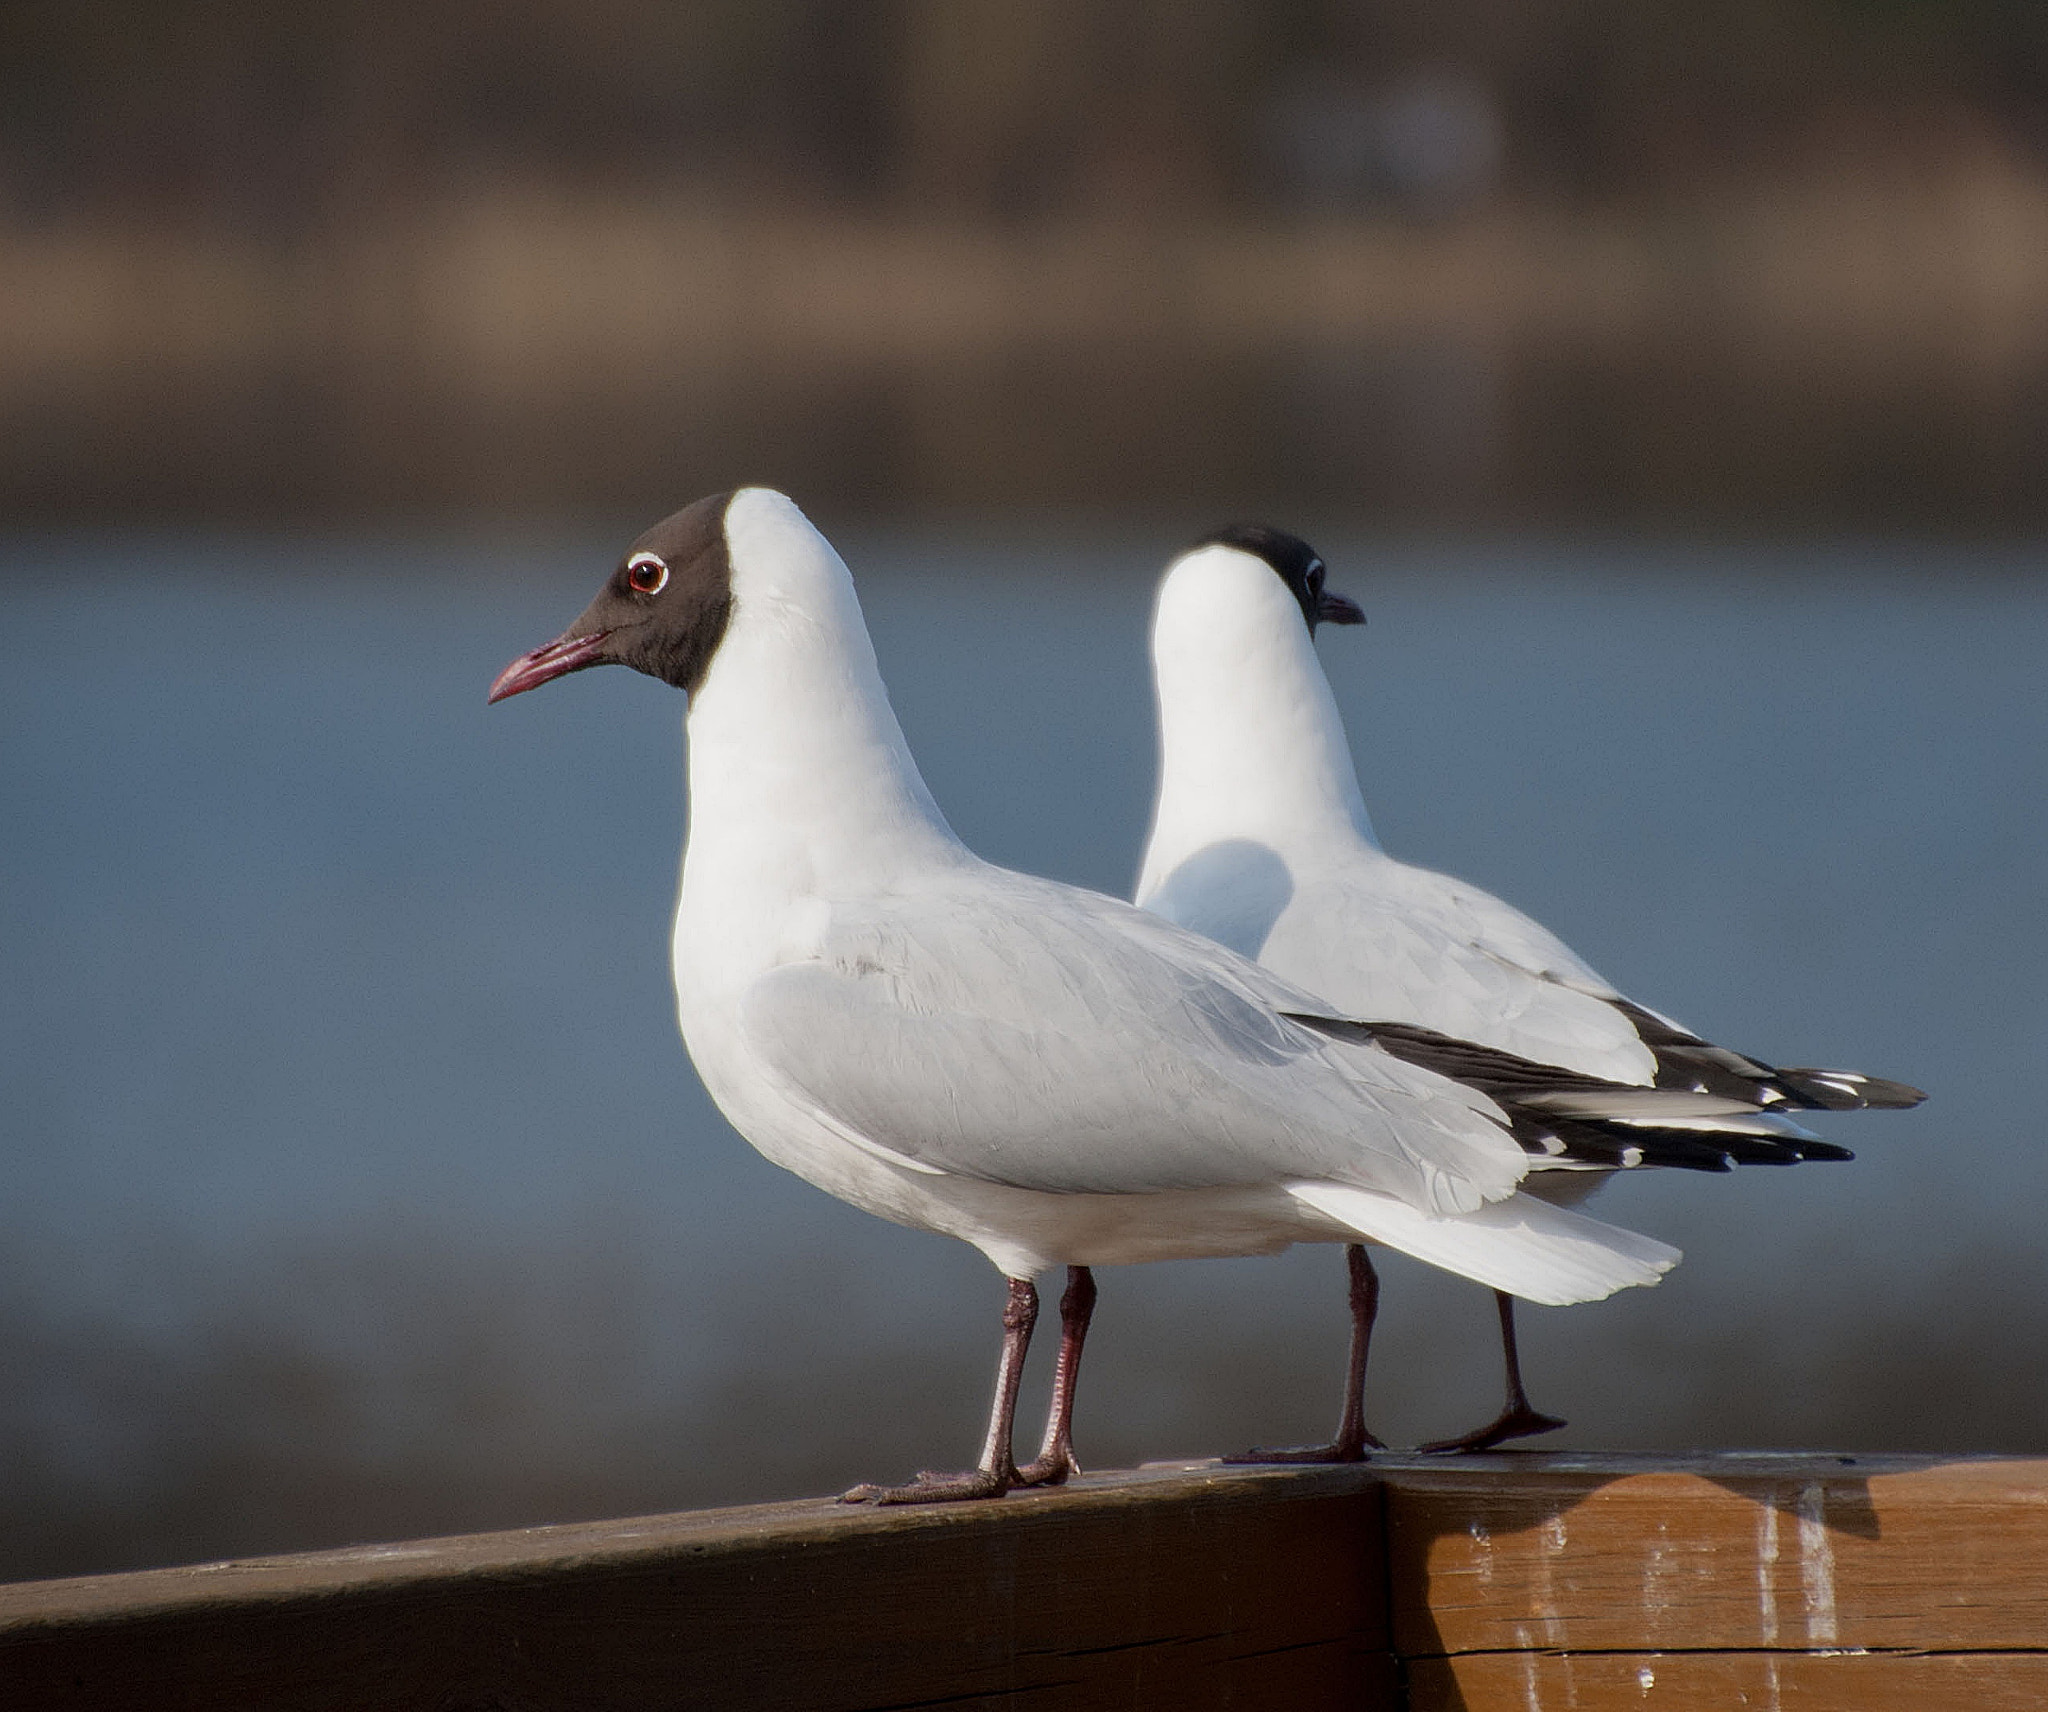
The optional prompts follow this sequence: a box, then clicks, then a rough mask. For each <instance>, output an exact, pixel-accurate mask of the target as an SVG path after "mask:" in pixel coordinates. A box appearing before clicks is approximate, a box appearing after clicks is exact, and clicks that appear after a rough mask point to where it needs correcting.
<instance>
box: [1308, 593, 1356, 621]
mask: <svg viewBox="0 0 2048 1712" xmlns="http://www.w3.org/2000/svg"><path fill="white" fill-rule="evenodd" d="M1316 617H1317V618H1318V619H1320V620H1321V621H1322V622H1323V623H1325V624H1363V623H1364V622H1365V609H1364V608H1363V607H1361V606H1360V605H1359V604H1358V602H1356V601H1355V600H1350V599H1347V598H1346V597H1345V596H1343V595H1341V594H1325V595H1324V596H1323V598H1322V603H1321V605H1320V606H1319V607H1318V608H1317V609H1316Z"/></svg>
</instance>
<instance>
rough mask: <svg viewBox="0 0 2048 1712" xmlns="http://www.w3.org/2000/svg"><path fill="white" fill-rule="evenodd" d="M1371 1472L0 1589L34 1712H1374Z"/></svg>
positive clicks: (1276, 1473)
mask: <svg viewBox="0 0 2048 1712" xmlns="http://www.w3.org/2000/svg"><path fill="white" fill-rule="evenodd" d="M1382 1538H1383V1532H1382V1520H1381V1512H1380V1500H1379V1494H1378V1488H1377V1483H1376V1481H1375V1479H1374V1478H1373V1476H1372V1474H1371V1473H1370V1471H1363V1470H1356V1469H1311V1470H1259V1471H1244V1470H1231V1471H1228V1472H1225V1471H1221V1470H1216V1469H1209V1468H1204V1469H1196V1470H1193V1471H1186V1470H1182V1471H1173V1470H1164V1471H1156V1472H1150V1473H1145V1474H1140V1475H1135V1476H1133V1475H1126V1476H1121V1477H1099V1478H1096V1479H1091V1480H1085V1481H1082V1482H1079V1483H1077V1485H1076V1486H1075V1487H1074V1488H1072V1489H1070V1490H1067V1491H1064V1492H1050V1493H1033V1494H1022V1495H1012V1496H1011V1497H1009V1498H1006V1499H1004V1500H1002V1501H1001V1502H999V1503H991V1504H978V1505H961V1506H952V1507H939V1508H931V1509H897V1510H880V1511H877V1510H871V1509H866V1508H856V1507H851V1506H843V1505H837V1504H832V1503H830V1502H823V1501H819V1502H806V1503H798V1504H783V1505H770V1506H759V1507H752V1508H748V1509H739V1510H725V1511H707V1512H701V1513H697V1514H692V1515H683V1516H670V1517H652V1518H643V1519H640V1520H637V1521H629V1522H617V1523H605V1524H592V1525H588V1526H576V1527H560V1528H535V1529H528V1530H524V1531H522V1532H517V1533H510V1534H492V1535H479V1536H474V1537H471V1538H466V1539H452V1540H438V1541H424V1542H418V1543H415V1544H411V1545H403V1546H384V1547H366V1548H361V1549H357V1550H350V1551H341V1552H320V1553H311V1554H305V1555H301V1556H296V1557H288V1558H271V1559H265V1560H259V1561H255V1562H250V1563H241V1564H219V1565H207V1566H199V1567H196V1568H189V1569H179V1570H162V1571H149V1572H145V1573H143V1574H139V1575H124V1576H106V1577H96V1578H89V1579H84V1580H79V1581H71V1582H43V1583H31V1584H25V1585H20V1586H15V1587H9V1588H0V1705H5V1706H8V1707H10V1708H11V1707H14V1706H22V1707H34V1708H36V1709H37V1712H88V1709H94V1712H96V1709H99V1708H116V1707H118V1708H122V1709H124V1712H126V1709H131V1708H136V1707H148V1708H150V1709H151V1712H182V1709H184V1708H192V1709H194V1712H198V1709H200V1708H204V1709H205V1712H237V1709H240V1708H250V1709H255V1708H262V1709H263V1712H293V1709H300V1708H304V1709H308V1712H310V1709H315V1708H320V1709H325V1708H335V1709H344V1708H345V1709H347V1712H382V1709H387V1708H388V1709H393V1712H398V1709H405V1712H410V1709H412V1708H421V1709H425V1708H435V1709H437V1712H445V1709H449V1708H484V1707H491V1708H517V1709H519V1712H550V1709H553V1708H561V1709H563V1712H569V1709H572V1708H573V1709H574V1712H613V1709H616V1712H628V1709H631V1712H650V1709H683V1708H699V1707H701V1708H720V1709H730V1708H744V1707H753V1706H759V1707H774V1708H778V1709H781V1708H787V1709H790V1712H807V1709H815V1712H832V1709H838V1708H854V1707H860V1708H867V1709H881V1708H887V1707H893V1706H908V1705H912V1704H915V1705H931V1704H935V1703H943V1704H945V1705H947V1706H959V1707H973V1706H994V1705H999V1704H1008V1703H1010V1702H1011V1701H1012V1700H1013V1699H1016V1698H1020V1697H1021V1698H1022V1699H1023V1700H1024V1702H1025V1703H1027V1704H1029V1705H1030V1706H1032V1707H1033V1708H1039V1707H1045V1708H1057V1709H1060V1712H1070V1709H1071V1712H1085V1709H1092V1708H1102V1707H1112V1706H1113V1707H1120V1708H1128V1707H1132V1706H1151V1705H1156V1706H1172V1707H1176V1708H1205V1707H1226V1706H1227V1707H1233V1708H1265V1707H1273V1708H1287V1709H1289V1712H1294V1709H1299V1708H1324V1707H1333V1708H1348V1709H1355V1712H1381V1709H1383V1708H1391V1707H1392V1706H1394V1705H1395V1704H1396V1701H1395V1698H1394V1696H1395V1687H1396V1685H1395V1680H1394V1667H1393V1663H1392V1660H1391V1658H1390V1656H1389V1654H1388V1651H1387V1647H1386V1633H1385V1624H1384V1613H1385V1609H1386V1599H1385V1589H1384V1585H1383V1582H1382V1579H1381V1576H1382V1569H1383V1556H1382V1543H1381V1542H1382Z"/></svg>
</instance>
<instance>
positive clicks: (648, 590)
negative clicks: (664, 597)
mask: <svg viewBox="0 0 2048 1712" xmlns="http://www.w3.org/2000/svg"><path fill="white" fill-rule="evenodd" d="M667 584H668V564H667V562H666V561H665V560H664V559H663V558H662V557H661V555H660V554H658V553H635V554H634V555H633V556H632V557H631V558H630V559H628V560H627V561H626V587H628V588H629V589H631V590H632V591H633V592H634V593H635V594H659V593H661V591H662V589H663V588H665V587H666V586H667Z"/></svg>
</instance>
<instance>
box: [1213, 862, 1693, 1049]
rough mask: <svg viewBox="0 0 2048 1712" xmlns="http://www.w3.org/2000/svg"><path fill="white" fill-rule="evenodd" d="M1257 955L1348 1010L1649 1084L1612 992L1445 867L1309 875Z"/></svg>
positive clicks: (1558, 943)
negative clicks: (1439, 869) (1443, 869)
mask: <svg viewBox="0 0 2048 1712" xmlns="http://www.w3.org/2000/svg"><path fill="white" fill-rule="evenodd" d="M1189 925H1191V926H1196V925H1199V924H1197V923H1189ZM1259 956H1260V960H1261V961H1262V962H1263V963H1265V964H1266V965H1267V966H1268V967H1269V968H1272V969H1274V970H1277V971H1279V972H1280V973H1282V974H1284V975H1285V976H1286V977H1287V978H1288V979H1289V980H1291V981H1294V982H1295V983H1297V984H1298V985H1300V986H1304V987H1307V988H1308V989H1309V990H1310V991H1311V992H1315V993H1320V994H1322V995H1323V997H1324V998H1325V999H1326V1000H1328V1001H1330V1002H1331V1003H1333V1004H1335V1005H1337V1006H1338V1007H1340V1008H1341V1009H1342V1011H1343V1012H1344V1014H1345V1015H1347V1016H1353V1017H1358V1018H1360V1019H1362V1020H1366V1021H1383V1022H1411V1023H1417V1024H1420V1025H1421V1026H1423V1027H1425V1028H1430V1029H1434V1030H1436V1031H1438V1032H1439V1033H1442V1034H1448V1035H1454V1036H1456V1037H1457V1038H1459V1039H1461V1040H1472V1041H1477V1042H1479V1043H1481V1044H1483V1045H1486V1046H1492V1047H1497V1048H1498V1049H1500V1050H1501V1051H1504V1052H1512V1053H1515V1054H1516V1055H1518V1056H1520V1057H1523V1058H1531V1059H1535V1060H1536V1061H1537V1062H1539V1063H1544V1064H1561V1065H1566V1066H1569V1067H1570V1068H1572V1069H1574V1070H1577V1071H1580V1072H1581V1073H1583V1074H1585V1075H1589V1076H1601V1077H1605V1078H1607V1079H1608V1080H1610V1081H1616V1082H1632V1083H1637V1084H1640V1085H1644V1086H1647V1085H1648V1084H1649V1083H1650V1082H1651V1080H1652V1079H1653V1078H1654V1076H1655V1074H1656V1059H1655V1056H1654V1055H1653V1054H1652V1052H1651V1051H1650V1049H1649V1047H1647V1046H1646V1045H1644V1043H1643V1041H1642V1039H1641V1037H1640V1035H1639V1034H1638V1032H1637V1029H1636V1025H1635V1024H1634V1022H1633V1021H1632V1020H1631V1019H1630V1018H1629V1016H1628V1015H1627V1014H1625V1013H1624V1011H1623V1010H1621V1009H1620V1008H1619V1007H1618V1006H1617V1005H1616V1003H1615V1001H1616V1000H1617V999H1618V998H1619V997H1620V995H1619V994H1617V993H1616V992H1615V990H1614V989H1613V988H1612V987H1611V986H1609V985H1608V984H1607V982H1605V981H1603V980H1602V979H1601V978H1600V977H1599V976H1598V975H1597V974H1595V973H1594V972H1593V970H1592V969H1591V968H1589V967H1588V966H1587V964H1586V963H1585V962H1584V960H1583V959H1581V958H1580V957H1579V956H1578V955H1577V954H1576V953H1575V952H1574V951H1573V950H1572V949H1571V948H1570V947H1569V946H1568V945H1566V944H1565V943H1564V942H1563V941H1562V940H1561V939H1559V938H1558V937H1557V936H1556V935H1555V934H1554V933H1552V932H1550V930H1549V929H1547V928H1545V927H1543V926H1542V925H1541V924H1540V923H1538V922H1535V921H1532V920H1530V918H1529V917H1528V916H1525V915H1523V914H1522V912H1521V911H1520V910H1517V909H1515V908H1513V907H1512V906H1511V905H1508V904H1505V903H1503V902H1501V900H1500V899H1499V898H1496V897H1494V896H1493V895H1492V894H1491V893H1488V892H1484V891H1481V890H1480V889H1479V888H1478V887H1476V886H1469V885H1467V884H1465V883H1464V882H1463V881H1461V880H1454V879H1452V878H1451V877H1450V876H1448V875H1445V874H1437V873H1432V872H1430V871H1429V870H1428V869H1424V868H1413V867H1409V866H1407V865H1406V864H1403V863H1397V862H1384V863H1377V862H1376V863H1373V864H1371V865H1370V866H1368V867H1364V868H1361V869H1357V870H1347V871H1345V872H1342V873H1339V874H1336V875H1330V876H1325V877H1319V878H1316V879H1312V880H1309V881H1308V882H1306V883H1305V884H1303V885H1302V886H1301V887H1300V889H1299V890H1298V891H1297V892H1296V893H1295V894H1294V896H1293V897H1292V898H1291V899H1290V900H1289V903H1288V905H1287V907H1286V908H1285V909H1284V910H1283V911H1282V912H1281V914H1280V917H1279V919H1278V920H1277V921H1276V922H1275V923H1274V924H1273V928H1272V931H1271V933H1270V934H1268V935H1267V937H1266V940H1265V943H1264V945H1263V946H1262V947H1261V949H1260V953H1259Z"/></svg>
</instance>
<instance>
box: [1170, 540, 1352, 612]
mask: <svg viewBox="0 0 2048 1712" xmlns="http://www.w3.org/2000/svg"><path fill="white" fill-rule="evenodd" d="M1203 547H1235V548H1236V549H1237V550H1238V551H1239V552H1240V553H1249V554H1251V556H1252V557H1253V558H1255V559H1264V560H1265V561H1266V563H1267V564H1269V565H1271V566H1272V567H1273V572H1274V574H1275V575H1276V576H1277V577H1279V579H1280V580H1281V581H1282V582H1283V583H1285V584H1286V585H1287V589H1288V592H1289V593H1290V594H1292V595H1293V596H1294V598H1295V600H1296V601H1297V602H1298V603H1299V604H1300V606H1301V616H1302V617H1303V618H1305V619H1307V620H1308V628H1309V634H1310V635H1314V634H1315V628H1316V626H1317V625H1318V624H1363V623H1364V622H1365V614H1364V613H1363V612H1362V611H1361V610H1360V609H1359V606H1358V603H1357V602H1356V601H1352V600H1347V599H1345V597H1344V596H1343V595H1341V594H1334V593H1332V592H1330V591H1329V590H1327V589H1325V588H1324V587H1323V560H1322V555H1321V554H1319V553H1318V552H1317V551H1316V550H1315V549H1314V548H1313V547H1311V546H1310V545H1309V544H1308V543H1307V542H1306V541H1304V540H1303V539H1302V538H1301V537H1300V536H1299V535H1290V534H1288V533H1287V531H1286V530H1284V529H1273V528H1269V527H1268V526H1267V525H1266V524H1263V523H1233V524H1231V525H1230V526H1229V527H1228V528H1225V529H1218V530H1216V531H1215V532H1214V533H1213V534H1209V535H1204V536H1203V537H1202V538H1201V540H1199V541H1197V542H1196V543H1195V544H1194V546H1192V547H1190V548H1189V549H1188V551H1189V552H1190V553H1192V552H1196V551H1197V550H1199V549H1200V548H1203Z"/></svg>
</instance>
